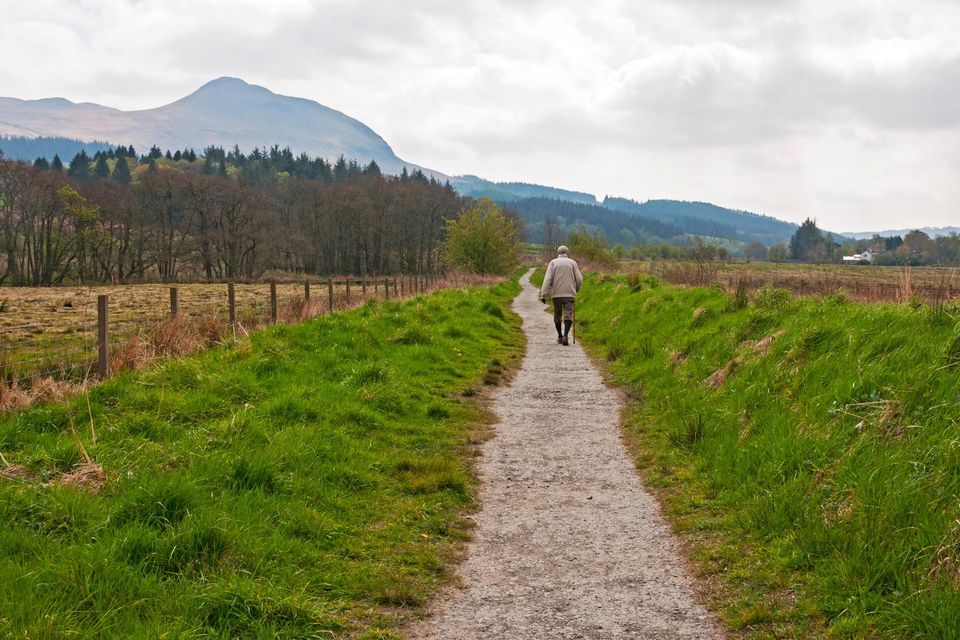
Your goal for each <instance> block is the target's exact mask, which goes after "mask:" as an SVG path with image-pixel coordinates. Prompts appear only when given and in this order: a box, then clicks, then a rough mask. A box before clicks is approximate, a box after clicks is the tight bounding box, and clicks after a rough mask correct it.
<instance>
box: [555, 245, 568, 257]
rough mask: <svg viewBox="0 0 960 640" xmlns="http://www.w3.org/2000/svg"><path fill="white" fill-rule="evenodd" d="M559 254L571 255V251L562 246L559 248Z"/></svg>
mask: <svg viewBox="0 0 960 640" xmlns="http://www.w3.org/2000/svg"><path fill="white" fill-rule="evenodd" d="M557 253H559V254H562V255H565V254H568V253H570V249H567V245H565V244H562V245H560V246H559V247H557Z"/></svg>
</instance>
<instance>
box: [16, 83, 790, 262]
mask: <svg viewBox="0 0 960 640" xmlns="http://www.w3.org/2000/svg"><path fill="white" fill-rule="evenodd" d="M2 136H7V137H8V138H7V139H6V140H4V138H3V137H2ZM10 137H15V138H16V139H10ZM52 138H59V139H60V140H59V141H52V140H51V139H52ZM31 139H32V140H33V141H34V142H33V143H32V144H31V142H30V140H31ZM64 139H66V140H64ZM94 140H96V141H100V142H99V143H93V142H90V141H94ZM78 141H84V142H83V143H79V142H78ZM68 143H69V146H60V147H58V146H56V145H57V144H60V145H67V144H68ZM103 143H109V144H113V145H131V144H132V145H133V146H134V147H136V149H137V150H138V151H140V152H141V153H143V152H145V151H147V150H148V149H149V148H150V147H151V146H154V145H156V146H158V147H160V148H161V149H170V150H176V149H185V148H193V149H195V150H197V151H201V150H202V149H203V148H204V147H206V146H209V145H214V146H221V147H224V148H227V149H229V148H232V147H233V146H234V145H237V146H239V147H240V149H241V150H243V151H250V150H251V149H253V148H254V147H260V148H269V147H272V146H274V145H279V146H280V147H287V146H289V147H290V149H291V150H292V151H293V152H294V153H295V154H299V153H307V154H308V155H311V156H321V157H324V158H328V159H335V158H337V157H339V156H341V155H343V156H344V157H346V158H348V159H356V160H357V161H358V162H360V163H367V162H369V161H370V160H375V161H376V162H377V164H378V165H380V168H381V170H382V171H384V172H386V173H392V174H397V173H400V172H401V171H402V170H403V168H404V167H407V168H408V169H409V170H411V171H412V170H414V169H423V168H422V167H418V166H417V165H415V164H413V163H409V162H406V161H404V160H401V159H400V158H398V157H397V156H396V154H395V153H394V152H393V149H391V148H390V145H389V144H387V142H386V141H385V140H384V139H383V138H382V137H380V136H379V135H377V133H376V132H374V131H373V130H372V129H370V128H369V127H368V126H366V125H365V124H363V123H362V122H360V121H358V120H356V119H354V118H351V117H349V116H347V115H345V114H343V113H341V112H339V111H336V110H334V109H330V108H329V107H325V106H323V105H321V104H319V103H317V102H314V101H313V100H306V99H303V98H294V97H290V96H283V95H279V94H276V93H274V92H272V91H270V90H269V89H265V88H264V87H260V86H257V85H252V84H248V83H246V82H244V81H243V80H240V79H238V78H219V79H217V80H213V81H211V82H208V83H207V84H205V85H203V86H202V87H200V88H199V89H197V90H196V91H195V92H193V93H191V94H190V95H188V96H186V97H185V98H181V99H180V100H177V101H176V102H172V103H170V104H168V105H164V106H162V107H157V108H154V109H145V110H141V111H121V110H119V109H113V108H111V107H106V106H102V105H98V104H93V103H89V102H84V103H79V104H78V103H74V102H71V101H69V100H65V99H64V98H46V99H43V100H20V99H17V98H0V149H3V148H4V145H6V146H7V147H8V148H10V149H11V150H14V149H15V151H12V152H8V153H7V155H8V157H13V158H19V159H25V160H32V159H33V158H35V157H37V156H41V155H43V156H45V157H48V158H50V157H52V153H49V151H51V150H54V149H61V148H62V149H63V150H64V151H62V152H61V151H57V152H58V153H60V156H61V158H62V159H63V160H64V161H69V160H70V158H72V156H73V154H72V153H69V150H70V149H73V148H76V146H77V144H85V145H88V154H90V148H91V147H90V146H89V145H94V144H103ZM41 150H45V151H41ZM423 170H424V172H425V173H427V174H428V175H431V176H434V177H436V178H438V179H440V180H446V179H448V178H447V176H445V175H443V174H442V173H439V172H437V171H432V170H428V169H423ZM450 181H451V184H452V186H453V187H454V189H456V190H457V191H458V192H459V193H460V194H461V195H464V196H471V197H475V198H479V197H483V196H487V197H490V198H492V199H493V200H495V201H497V202H500V203H502V204H508V205H511V206H512V205H514V204H517V203H519V204H517V208H518V210H520V212H521V214H522V215H524V217H526V218H528V221H529V222H531V223H534V224H535V223H536V222H537V217H538V216H539V222H540V223H542V217H543V215H545V212H548V211H553V212H554V213H553V215H555V216H556V217H558V218H561V219H562V220H563V222H564V224H568V225H578V224H585V225H588V226H593V227H595V228H597V229H601V230H603V232H604V234H605V235H607V237H608V239H609V240H610V241H611V242H620V241H623V240H622V239H629V237H630V236H631V235H632V236H635V237H637V238H641V237H642V238H651V239H656V238H659V239H664V240H668V239H670V238H678V239H683V238H685V237H686V236H689V235H690V234H695V235H701V236H709V237H716V238H724V239H727V240H731V241H735V242H740V243H745V242H752V241H759V242H762V243H764V244H768V245H769V244H774V243H778V242H785V241H787V240H789V238H790V236H792V235H793V233H794V231H795V230H796V228H797V225H795V224H792V223H789V222H784V221H782V220H777V219H776V218H771V217H770V216H763V215H758V214H755V213H750V212H748V211H737V210H734V209H727V208H724V207H719V206H717V205H713V204H709V203H705V202H683V201H678V200H648V201H646V202H637V201H634V200H628V199H625V198H614V197H606V198H604V200H603V202H602V203H601V202H598V201H597V198H596V197H595V196H594V195H593V194H590V193H583V192H580V191H571V190H568V189H558V188H555V187H548V186H542V185H536V184H527V183H523V182H491V181H489V180H484V179H482V178H479V177H477V176H471V175H466V176H459V177H456V178H450ZM563 203H566V204H563ZM570 203H573V204H575V205H578V207H569V206H566V205H567V204H570ZM630 216H632V217H633V218H634V219H630V218H629V217H630Z"/></svg>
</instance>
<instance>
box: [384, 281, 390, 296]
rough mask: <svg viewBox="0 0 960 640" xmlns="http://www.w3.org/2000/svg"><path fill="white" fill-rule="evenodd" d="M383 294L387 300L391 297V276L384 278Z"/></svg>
mask: <svg viewBox="0 0 960 640" xmlns="http://www.w3.org/2000/svg"><path fill="white" fill-rule="evenodd" d="M383 295H384V296H385V297H386V299H387V300H389V299H390V278H384V279H383Z"/></svg>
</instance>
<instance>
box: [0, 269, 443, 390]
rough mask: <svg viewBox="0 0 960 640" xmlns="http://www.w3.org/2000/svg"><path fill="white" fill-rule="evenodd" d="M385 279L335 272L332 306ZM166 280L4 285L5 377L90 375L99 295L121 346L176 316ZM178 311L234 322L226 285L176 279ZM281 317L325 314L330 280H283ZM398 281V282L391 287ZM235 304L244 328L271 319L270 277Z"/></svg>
mask: <svg viewBox="0 0 960 640" xmlns="http://www.w3.org/2000/svg"><path fill="white" fill-rule="evenodd" d="M385 281H386V279H384V278H379V279H378V280H377V282H376V283H375V282H374V281H373V280H372V279H368V281H367V287H366V295H364V287H363V284H362V281H361V280H359V279H352V280H351V281H350V291H349V293H348V291H347V284H346V280H345V279H337V280H336V281H335V282H334V286H333V308H334V309H339V308H346V307H349V306H354V305H355V304H357V303H360V302H362V301H363V300H364V299H367V298H371V297H374V296H377V297H381V298H382V297H384V295H385V292H384V288H385V287H384V283H385ZM389 282H390V286H391V291H390V292H389V293H390V297H397V296H398V295H405V294H409V293H411V292H412V289H414V288H416V287H418V286H419V287H423V286H425V283H423V282H421V283H420V285H417V284H416V283H415V282H414V280H413V278H411V277H409V276H403V277H400V276H398V277H397V278H396V279H394V278H392V277H391V278H389ZM171 286H172V285H166V284H136V285H105V286H85V287H81V286H71V287H7V288H2V289H0V374H2V375H3V377H4V378H6V379H8V380H10V379H17V378H20V379H26V378H30V377H37V376H53V377H60V378H63V377H66V378H72V379H85V378H86V377H88V376H89V375H90V373H91V372H92V368H93V367H94V365H95V363H96V359H97V297H98V296H99V295H107V296H109V318H108V326H109V336H110V338H109V340H110V345H111V352H117V351H118V350H122V348H123V346H124V345H126V344H128V343H129V341H130V340H131V339H132V338H134V337H135V336H138V335H142V334H143V333H144V332H147V331H149V330H151V329H153V328H156V327H158V326H161V325H162V324H163V323H164V322H166V321H167V320H168V319H169V318H170V316H171V293H170V289H171ZM175 286H176V289H177V297H178V305H177V307H178V313H179V316H180V317H181V318H182V319H183V320H184V321H185V322H188V323H194V324H197V323H203V324H204V325H205V333H208V334H215V335H216V336H219V334H221V333H225V332H228V331H229V330H230V329H231V326H230V318H229V299H228V285H227V284H224V283H219V284H178V285H175ZM275 286H276V290H277V316H278V320H279V321H280V322H289V321H294V320H300V319H304V318H306V317H309V316H311V315H316V314H318V313H324V312H326V311H327V310H328V307H329V303H330V292H329V289H328V285H327V282H326V280H318V281H313V282H311V283H310V285H309V292H310V293H309V295H310V302H309V304H307V303H306V302H305V296H306V294H307V291H306V287H305V285H304V282H302V281H301V282H298V283H290V282H287V283H278V284H276V285H275ZM394 286H395V287H396V289H395V290H394ZM234 287H235V300H236V302H235V309H236V321H237V328H238V331H240V332H245V331H247V330H250V329H253V328H256V327H259V326H262V325H264V324H267V323H269V322H270V320H271V294H270V284H269V283H265V282H264V283H253V284H240V283H238V284H236V285H234Z"/></svg>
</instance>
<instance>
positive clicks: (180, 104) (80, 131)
mask: <svg viewBox="0 0 960 640" xmlns="http://www.w3.org/2000/svg"><path fill="white" fill-rule="evenodd" d="M0 135H7V136H18V137H27V138H37V137H63V138H70V139H76V140H84V141H86V140H102V141H106V142H109V143H112V144H115V145H130V144H132V145H134V146H135V147H136V148H137V149H138V150H139V151H141V152H143V151H146V150H147V149H149V148H150V147H151V146H153V145H156V146H158V147H160V148H161V149H185V148H194V149H197V150H200V149H202V148H204V147H206V146H209V145H214V146H222V147H225V148H228V149H229V148H232V147H233V146H234V145H238V146H239V147H240V149H241V150H244V151H249V150H250V149H253V148H254V147H261V148H268V147H271V146H273V145H280V146H281V147H285V146H289V147H290V148H291V149H292V150H293V151H294V153H297V154H299V153H301V152H304V153H307V154H310V155H315V156H321V157H324V158H327V159H336V158H337V157H339V156H341V155H343V156H345V157H346V158H353V159H356V160H357V161H359V162H361V163H364V164H365V163H367V162H369V161H370V160H376V162H377V164H378V165H380V168H381V169H382V170H383V171H385V172H387V173H393V174H397V173H400V172H401V171H402V170H403V167H404V166H406V167H408V168H409V169H410V170H414V169H416V168H422V167H418V166H417V165H415V164H412V163H409V162H405V161H404V160H401V159H400V158H398V157H397V156H396V154H394V152H393V149H391V148H390V145H388V144H387V143H386V141H385V140H384V139H383V138H381V137H380V136H379V135H377V134H376V133H375V132H374V131H373V130H372V129H370V128H369V127H368V126H366V125H365V124H363V123H362V122H360V121H359V120H355V119H354V118H351V117H349V116H347V115H345V114H343V113H341V112H339V111H336V110H334V109H331V108H329V107H325V106H323V105H322V104H320V103H318V102H314V101H313V100H306V99H303V98H293V97H289V96H282V95H278V94H276V93H273V92H272V91H270V90H269V89H265V88H264V87H260V86H256V85H252V84H247V83H246V82H244V81H243V80H240V79H238V78H219V79H217V80H213V81H211V82H208V83H207V84H205V85H203V86H202V87H200V88H199V89H198V90H196V91H195V92H193V93H191V94H190V95H188V96H186V97H185V98H181V99H180V100H177V101H176V102H173V103H171V104H168V105H164V106H162V107H157V108H155V109H146V110H142V111H121V110H119V109H113V108H111V107H105V106H101V105H98V104H93V103H89V102H84V103H79V104H77V103H74V102H71V101H69V100H65V99H63V98H46V99H42V100H20V99H18V98H0ZM30 159H31V160H32V159H33V158H30ZM64 160H68V159H67V158H64ZM424 171H425V172H427V173H429V174H430V175H434V176H436V177H438V178H440V179H445V178H446V176H444V175H443V174H440V173H439V172H436V171H430V170H426V169H425V170H424Z"/></svg>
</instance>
